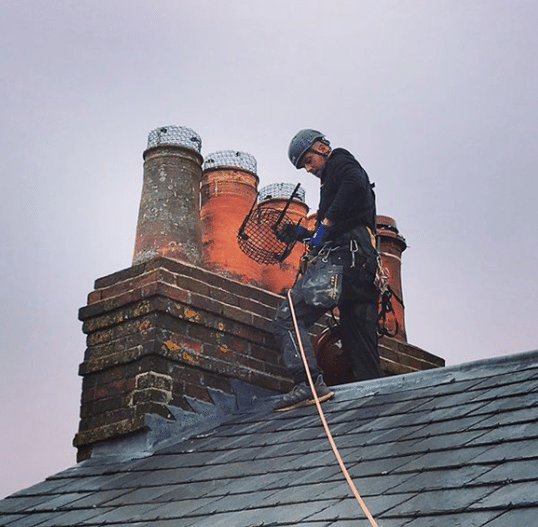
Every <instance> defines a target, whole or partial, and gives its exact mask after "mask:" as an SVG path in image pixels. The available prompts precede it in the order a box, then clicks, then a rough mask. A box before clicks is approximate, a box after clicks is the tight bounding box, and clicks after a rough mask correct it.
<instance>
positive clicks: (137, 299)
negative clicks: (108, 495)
mask: <svg viewBox="0 0 538 527" xmlns="http://www.w3.org/2000/svg"><path fill="white" fill-rule="evenodd" d="M200 145H201V140H200V138H199V136H198V135H197V134H196V133H195V132H193V131H192V130H189V129H187V128H180V127H171V126H169V127H163V128H159V129H157V130H154V131H153V132H151V133H150V137H149V141H148V148H147V150H146V151H145V152H144V184H143V190H142V199H141V203H140V216H139V220H138V227H137V237H136V243H135V251H134V259H133V266H132V267H129V268H127V269H124V270H121V271H118V272H115V273H113V274H111V275H108V276H105V277H102V278H99V279H97V280H96V282H95V289H94V290H93V291H92V292H91V293H90V294H89V295H88V304H87V306H85V307H83V308H81V309H80V311H79V319H80V320H81V321H82V322H83V332H84V333H85V334H86V335H87V339H86V342H87V348H86V351H85V353H84V359H83V361H82V363H81V365H80V369H79V374H80V375H81V377H82V397H81V409H80V423H79V430H78V433H77V434H76V436H75V438H74V440H73V444H74V445H75V446H76V447H77V449H78V459H79V460H83V459H86V458H88V457H91V456H103V455H104V456H106V455H110V454H114V455H116V454H117V453H118V452H120V453H122V455H124V454H125V448H126V446H128V447H129V451H130V452H133V453H134V454H135V455H138V454H139V453H140V452H148V451H151V450H152V449H153V448H154V447H155V445H156V444H158V443H159V442H162V441H165V440H166V439H167V438H169V437H171V435H174V436H179V435H180V434H183V433H184V432H183V430H184V429H185V427H187V428H188V423H192V422H196V423H202V422H207V423H211V426H214V424H215V422H218V420H219V419H221V418H223V416H224V415H225V414H226V412H228V413H229V412H231V411H232V410H233V408H234V407H242V406H243V405H246V406H248V405H250V404H251V403H252V401H253V400H255V399H257V398H260V397H265V396H267V395H270V394H275V393H277V392H283V391H286V390H289V389H290V388H291V386H292V383H291V380H290V379H289V378H288V377H287V372H286V369H285V368H284V366H283V364H282V357H281V354H280V353H279V351H278V348H277V345H276V342H275V341H274V338H273V324H272V320H273V317H274V312H275V309H276V306H277V305H278V304H279V303H280V302H281V301H282V297H281V296H280V295H278V294H276V293H275V292H272V291H270V290H267V289H263V288H260V287H256V286H255V285H252V284H249V283H241V282H240V281H238V280H237V279H236V278H231V277H229V276H227V273H228V272H227V271H226V268H225V267H221V266H223V264H224V263H227V262H224V261H223V260H221V259H220V258H221V257H222V255H221V254H220V251H221V246H218V247H217V245H215V246H214V249H215V250H214V251H208V252H206V253H205V254H204V257H203V259H204V261H205V262H206V263H207V264H208V266H211V265H213V266H214V267H213V268H214V269H215V270H217V269H218V274H217V273H216V272H214V271H212V270H208V269H204V268H203V267H202V266H201V265H200V262H201V261H202V249H201V247H202V245H201V232H200V231H201V229H200V224H199V222H200V212H199V198H200V190H199V185H200V179H201V175H202V156H201V155H200ZM234 155H235V154H234ZM235 158H236V160H237V159H238V158H241V155H239V156H237V155H235ZM242 160H243V161H245V160H251V158H250V156H248V155H247V156H246V157H244V158H243V159H242ZM210 165H211V162H210V161H209V160H208V162H207V164H206V167H205V168H206V171H205V175H204V177H205V179H204V185H205V186H204V200H205V202H204V205H203V206H204V207H206V209H205V211H204V213H205V216H204V229H206V228H207V229H215V232H214V233H213V234H212V236H213V237H214V240H213V241H214V242H215V243H217V242H219V243H220V241H221V235H222V239H224V236H225V235H226V238H225V239H226V240H227V245H226V246H222V250H223V251H225V253H226V254H228V255H230V254H232V253H233V251H236V249H237V248H236V245H237V240H236V234H237V227H238V224H237V222H238V221H239V220H241V221H242V220H243V218H244V216H245V215H246V213H247V210H241V211H239V209H241V208H242V207H245V208H248V207H250V206H251V205H252V203H253V202H254V197H255V195H256V186H257V181H258V180H257V175H256V171H255V169H254V170H252V169H249V168H248V167H247V168H245V167H244V166H239V167H237V166H236V167H230V166H229V165H228V166H227V168H225V169H219V170H216V169H217V167H216V166H210ZM223 174H224V175H225V176H226V177H225V178H224V180H223V179H221V176H223ZM227 186H231V194H232V195H233V194H235V197H234V198H233V200H232V197H231V195H230V194H229V193H228V190H230V189H229V188H227ZM220 192H222V193H223V194H222V196H224V198H223V201H222V202H220V205H218V206H215V207H209V208H207V206H208V204H209V202H210V200H213V199H215V200H216V201H215V202H214V204H218V203H219V200H217V199H216V198H217V197H219V193H220ZM245 193H246V194H248V196H247V197H245V196H244V194H245ZM242 195H243V201H244V202H243V203H241V199H240V198H241V196H242ZM247 198H248V199H247ZM227 204H232V208H231V210H230V209H227V208H226V205H227ZM260 205H261V206H263V201H262V203H261V204H260ZM281 205H282V203H281ZM296 206H297V208H296ZM235 207H237V209H238V210H237V211H236V210H234V209H235ZM291 210H292V211H293V213H294V214H297V215H298V216H300V215H301V214H306V206H305V205H304V203H302V202H298V203H296V204H294V206H293V207H292V209H291ZM232 218H233V222H235V223H233V222H232ZM228 220H230V222H228ZM381 220H382V221H380V222H379V223H380V240H381V257H382V259H383V261H384V264H385V266H386V267H387V268H388V269H389V272H390V278H389V280H390V283H391V286H392V287H393V289H394V291H395V292H396V294H397V295H399V296H400V297H401V282H400V255H401V253H402V252H403V250H404V249H405V247H406V245H405V241H404V239H403V238H402V237H401V236H400V235H399V234H398V231H397V229H396V225H395V223H394V220H391V219H390V218H386V217H381ZM305 221H307V222H308V221H309V218H306V220H305ZM236 224H237V225H236ZM210 237H211V233H210V232H205V233H204V242H209V241H211V240H210ZM232 245H233V248H232ZM205 249H206V250H208V249H209V245H206V247H205ZM291 257H292V256H290V258H291ZM245 258H246V257H245ZM238 262H239V260H237V261H236V262H235V263H233V262H232V264H231V265H232V266H235V267H232V270H233V271H234V272H239V273H240V274H241V273H242V274H243V279H245V278H247V275H248V270H247V267H245V268H244V269H241V267H240V266H239V263H238ZM252 262H253V263H252V264H251V263H250V261H249V263H248V265H253V264H254V269H256V268H258V269H260V266H259V265H258V266H257V267H256V265H257V264H256V262H254V261H252ZM241 265H242V264H241ZM275 269H276V268H275ZM280 271H282V270H278V272H280ZM277 274H278V273H277ZM255 276H256V275H255ZM284 278H286V277H285V276H284V275H281V276H280V277H279V276H277V275H274V276H273V277H272V278H271V280H270V282H271V283H270V284H269V283H268V284H267V287H273V288H274V289H277V290H279V289H278V287H279V284H278V283H275V281H274V280H273V279H275V280H276V282H278V280H277V279H284ZM288 278H289V276H288ZM286 279H287V278H286ZM268 282H269V281H268ZM262 287H265V285H262ZM395 309H399V306H398V305H397V304H395ZM398 317H399V318H398V320H399V326H400V328H399V339H400V340H396V339H393V338H390V337H386V338H383V339H382V342H381V343H380V353H381V355H382V361H383V367H384V369H385V371H387V372H388V373H391V374H396V373H397V374H401V373H406V372H410V371H417V370H423V369H426V368H431V367H436V366H441V365H443V364H444V361H442V360H440V359H439V358H437V357H435V356H432V355H430V354H428V353H426V352H424V351H422V350H420V349H418V348H415V347H413V346H410V345H409V344H407V343H406V342H405V327H404V323H403V307H401V310H400V311H398ZM321 329H323V326H322V325H318V326H316V328H315V330H316V332H319V331H320V330H321ZM332 348H338V346H336V345H335V346H332ZM330 351H331V350H329V353H327V354H326V356H327V357H329V358H330V356H331V353H330ZM335 353H336V354H337V355H338V350H336V352H335ZM333 355H334V353H333ZM340 363H341V362H340ZM340 363H339V364H340ZM202 424H203V423H202ZM202 424H200V426H202ZM129 455H131V454H129Z"/></svg>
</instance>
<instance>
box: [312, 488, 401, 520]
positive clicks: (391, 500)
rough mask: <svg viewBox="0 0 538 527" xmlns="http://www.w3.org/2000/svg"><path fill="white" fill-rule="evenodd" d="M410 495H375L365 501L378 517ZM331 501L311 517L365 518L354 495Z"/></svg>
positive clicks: (320, 518) (326, 518)
mask: <svg viewBox="0 0 538 527" xmlns="http://www.w3.org/2000/svg"><path fill="white" fill-rule="evenodd" d="M410 497H411V496H410V495H405V494H393V495H390V496H375V497H371V498H368V500H366V499H364V498H363V501H364V503H365V504H366V507H367V509H368V510H369V511H370V514H371V515H372V516H373V517H374V518H376V517H377V516H381V515H382V513H383V512H385V511H387V510H389V509H391V508H393V507H394V506H396V505H399V504H401V503H402V502H405V501H406V500H408V499H409V498H410ZM329 503H330V504H329V505H328V506H327V507H325V508H324V509H323V510H322V511H320V512H318V513H317V514H315V515H313V516H311V517H310V518H309V519H310V520H315V521H319V520H326V521H329V520H333V521H334V520H344V519H346V520H348V521H350V522H351V521H355V520H359V519H363V518H365V514H364V512H363V511H362V508H361V507H360V505H359V504H358V502H357V500H356V499H355V497H354V496H352V497H348V498H344V499H341V500H339V501H333V502H329Z"/></svg>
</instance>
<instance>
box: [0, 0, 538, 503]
mask: <svg viewBox="0 0 538 527" xmlns="http://www.w3.org/2000/svg"><path fill="white" fill-rule="evenodd" d="M537 22H538V4H537V3H536V2H531V1H523V0H512V1H510V2H506V1H505V0H473V1H469V0H435V1H432V0H420V1H419V0H409V1H403V0H401V1H395V0H394V1H382V0H381V1H380V0H333V1H331V2H327V1H318V0H293V1H290V0H277V1H272V2H261V1H257V0H250V1H247V0H243V1H238V0H236V1H228V0H212V1H210V0H196V1H194V0H191V1H187V0H175V1H172V0H169V1H164V0H159V1H155V0H154V1H151V2H150V1H142V0H129V1H127V0H115V1H110V2H98V1H97V0H94V1H83V2H81V1H80V0H73V1H67V0H48V1H40V0H25V1H23V2H21V1H20V0H0V46H1V53H0V71H1V74H0V97H1V101H2V104H1V105H0V119H1V122H2V141H1V143H0V159H1V172H0V174H1V178H0V185H1V187H0V188H1V195H2V207H1V211H0V214H1V224H0V236H1V238H0V239H1V243H2V248H3V250H2V258H1V260H0V266H1V267H0V270H1V272H2V277H1V280H0V290H1V304H0V306H1V313H0V353H1V357H2V363H1V370H0V371H1V373H0V375H1V383H0V390H1V398H2V399H1V401H2V404H1V410H0V412H1V417H2V423H3V427H2V432H1V435H0V452H1V461H0V462H1V471H0V474H1V475H2V477H1V478H0V497H1V496H5V495H7V494H9V493H11V492H14V491H16V490H18V489H20V488H22V487H25V486H29V485H30V484H32V483H35V482H37V481H39V480H41V479H43V478H44V477H46V476H48V475H50V474H52V473H55V472H57V471H59V470H61V469H63V468H65V467H67V466H70V465H72V464H73V463H74V461H75V450H74V449H73V448H72V447H71V440H72V438H73V436H74V433H75V431H76V428H77V426H78V409H79V398H80V379H79V377H78V376H77V368H78V364H79V363H80V362H81V361H82V358H83V353H84V349H85V343H84V335H83V334H82V331H81V327H80V323H79V322H78V320H77V310H78V308H79V307H81V306H83V305H84V304H85V303H86V295H87V293H89V292H90V291H91V290H92V288H93V281H94V279H95V278H98V277H100V276H103V275H106V274H109V273H112V272H115V271H117V270H120V269H123V268H126V267H129V266H130V264H131V259H132V251H133V244H134V235H135V230H136V221H137V214H138V205H139V198H140V190H141V185H142V152H143V150H144V149H145V146H146V140H147V134H148V133H149V131H150V130H152V129H154V128H156V127H158V126H161V125H168V124H174V125H180V126H188V127H190V128H193V129H194V130H195V131H197V132H198V133H199V134H200V135H201V137H202V141H203V147H202V153H203V154H204V155H207V154H210V153H211V152H214V151H216V150H224V149H237V150H242V151H246V152H249V153H250V154H252V155H254V156H255V157H256V159H257V161H258V173H259V176H260V180H261V186H263V185H265V184H268V183H272V182H280V181H289V182H295V181H301V182H302V183H303V186H304V187H305V189H306V191H307V201H308V203H309V205H310V206H311V207H312V208H314V209H315V207H316V204H317V193H318V190H317V181H316V180H313V179H312V178H311V177H310V178H309V176H308V175H306V174H305V173H304V172H302V173H301V172H297V171H296V170H295V169H294V168H293V167H292V166H291V164H290V163H289V161H288V160H287V157H286V151H287V145H288V142H289V140H290V138H291V137H292V136H293V134H294V133H295V132H296V131H297V130H299V129H301V128H305V127H314V128H318V129H320V130H322V131H323V132H324V133H325V134H327V136H328V137H329V138H330V139H331V141H332V143H333V145H336V146H343V147H346V148H348V149H349V150H351V151H352V152H353V153H354V154H355V155H356V156H357V157H358V159H359V160H360V161H361V163H362V164H363V166H364V167H365V168H366V170H367V171H368V173H369V175H370V177H371V179H372V180H373V181H375V183H376V191H377V197H378V212H379V213H380V214H386V215H389V216H392V217H394V218H395V219H396V221H397V223H398V226H399V228H400V232H401V234H402V235H403V236H404V237H405V238H406V240H407V242H408V244H409V249H408V250H407V251H406V252H405V253H404V255H403V285H404V300H405V304H406V324H407V333H408V338H409V341H410V342H411V343H412V344H415V345H417V346H420V347H422V348H423V349H426V350H427V351H431V352H432V353H435V354H437V355H440V356H442V357H444V358H445V359H446V360H447V363H448V364H458V363H462V362H467V361H470V360H475V359H480V358H486V357H492V356H495V355H504V354H510V353H515V352H521V351H527V350H530V349H534V348H536V340H537V337H536V313H537V311H538V310H537V307H538V280H537V279H536V276H535V273H536V271H535V266H536V262H537V261H538V243H537V236H536V234H535V226H536V225H537V224H538V211H537V210H538V208H537V206H536V201H537V200H536V195H537V187H538V183H537V181H536V177H537V171H538V153H537V152H538V149H537V148H536V144H535V143H536V132H537V123H538V66H537V64H538V61H537V56H536V55H537V52H536V50H537V49H538V32H537V31H536V27H537Z"/></svg>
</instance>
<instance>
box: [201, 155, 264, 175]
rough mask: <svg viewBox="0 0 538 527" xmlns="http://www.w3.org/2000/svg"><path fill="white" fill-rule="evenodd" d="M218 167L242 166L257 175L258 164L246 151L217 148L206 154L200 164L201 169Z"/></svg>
mask: <svg viewBox="0 0 538 527" xmlns="http://www.w3.org/2000/svg"><path fill="white" fill-rule="evenodd" d="M219 167H235V168H242V169H243V170H247V171H248V172H252V173H253V174H254V175H258V164H257V162H256V158H255V157H254V156H253V155H251V154H248V153H247V152H240V151H238V150H219V151H218V152H213V153H212V154H209V155H208V156H206V158H205V161H204V163H203V165H202V168H203V170H210V169H212V168H219Z"/></svg>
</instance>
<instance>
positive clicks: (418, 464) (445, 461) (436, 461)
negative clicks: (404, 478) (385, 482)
mask: <svg viewBox="0 0 538 527" xmlns="http://www.w3.org/2000/svg"><path fill="white" fill-rule="evenodd" d="M491 449H492V447H490V446H477V447H467V448H465V447H464V448H458V449H454V450H449V451H446V452H444V453H443V452H430V453H428V454H419V455H417V456H415V457H411V456H410V457H409V460H408V461H407V462H406V463H404V464H402V465H400V466H399V467H397V468H395V469H394V470H395V471H397V472H399V471H404V472H410V471H415V472H420V471H422V470H431V469H436V468H443V467H445V468H447V467H455V468H457V467H462V466H464V465H467V464H468V463H470V462H471V461H473V462H478V460H479V459H480V458H482V456H484V457H485V456H486V453H487V452H488V451H489V450H491Z"/></svg>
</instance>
